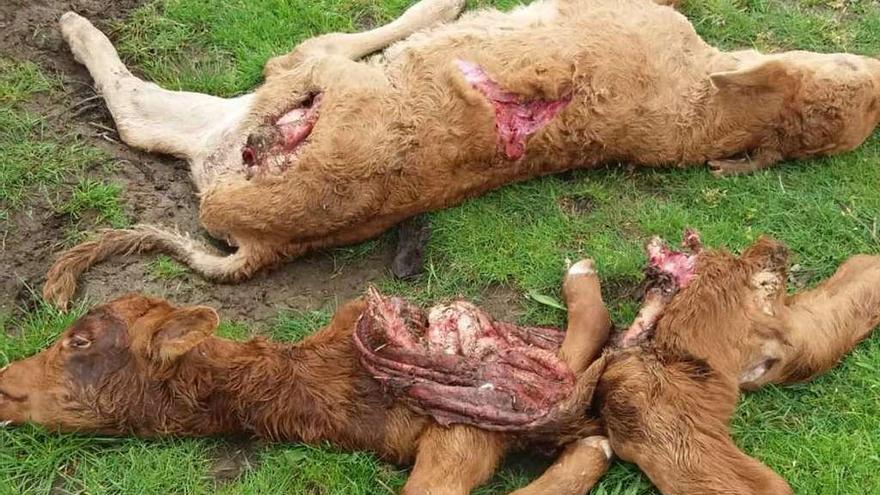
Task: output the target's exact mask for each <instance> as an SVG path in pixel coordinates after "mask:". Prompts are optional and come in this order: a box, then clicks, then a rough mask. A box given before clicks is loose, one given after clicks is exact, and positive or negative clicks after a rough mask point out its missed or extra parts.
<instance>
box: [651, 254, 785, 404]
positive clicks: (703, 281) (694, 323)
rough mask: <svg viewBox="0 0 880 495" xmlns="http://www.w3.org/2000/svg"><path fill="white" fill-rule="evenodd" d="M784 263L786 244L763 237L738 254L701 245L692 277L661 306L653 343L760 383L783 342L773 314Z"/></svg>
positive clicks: (781, 299) (743, 381)
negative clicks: (703, 247) (703, 248)
mask: <svg viewBox="0 0 880 495" xmlns="http://www.w3.org/2000/svg"><path fill="white" fill-rule="evenodd" d="M787 266H788V250H787V249H786V248H785V246H784V245H782V244H781V243H779V242H777V241H775V240H773V239H770V238H767V237H762V238H761V239H759V240H758V241H757V242H755V243H754V244H753V245H752V246H750V247H749V248H748V249H746V250H745V251H744V252H743V253H742V254H741V255H740V256H734V255H732V254H730V253H728V252H726V251H724V250H704V251H701V252H700V253H699V254H698V255H697V260H696V263H695V274H694V276H693V279H692V280H691V282H690V283H689V284H688V285H687V286H686V287H684V288H682V289H681V290H680V291H679V292H678V293H677V294H675V295H674V297H672V298H671V299H670V301H669V303H668V304H667V305H666V306H665V307H664V308H663V310H662V311H661V314H660V316H659V317H658V320H657V323H656V328H655V330H654V337H653V344H654V345H657V346H659V347H664V348H668V349H675V350H677V351H682V352H686V353H687V354H690V355H693V356H697V357H699V358H700V359H703V360H705V361H706V362H707V364H708V365H709V366H710V367H711V368H712V369H713V370H715V371H717V372H719V373H722V374H724V375H726V376H728V377H731V378H732V379H734V380H735V381H736V382H737V383H739V384H740V385H741V386H744V387H747V388H748V387H749V386H757V385H760V384H762V380H763V378H764V375H765V374H766V373H767V372H768V371H769V369H770V368H771V367H772V365H773V359H774V358H773V356H776V355H778V354H779V353H780V352H781V350H780V349H781V348H782V347H784V346H785V345H786V342H785V338H784V332H783V327H782V325H783V323H782V322H781V321H780V320H779V319H778V318H777V317H776V315H777V313H778V312H779V311H780V309H781V308H782V306H783V305H784V304H785V297H786V296H785V295H786V292H785V283H786V279H787Z"/></svg>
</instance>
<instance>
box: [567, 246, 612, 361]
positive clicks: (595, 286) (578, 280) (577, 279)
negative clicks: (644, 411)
mask: <svg viewBox="0 0 880 495" xmlns="http://www.w3.org/2000/svg"><path fill="white" fill-rule="evenodd" d="M562 293H563V296H564V297H565V304H566V306H567V307H568V327H567V329H566V332H565V340H564V341H563V342H562V347H561V348H560V350H559V354H560V356H561V357H562V359H563V361H565V363H566V364H568V366H569V367H570V368H571V370H572V371H574V373H575V374H579V373H581V372H582V371H584V370H585V369H587V367H588V366H589V365H590V363H592V362H593V361H594V360H595V359H596V357H597V356H598V355H599V353H600V352H601V351H602V348H603V347H604V346H605V342H606V341H607V340H608V334H609V332H610V331H611V319H610V317H609V316H608V310H607V309H605V302H604V301H603V300H602V289H601V286H600V284H599V277H598V275H597V274H596V266H595V264H594V263H593V260H590V259H584V260H581V261H578V262H577V263H575V264H574V265H572V266H571V268H569V269H568V272H567V273H566V275H565V280H564V281H563V284H562Z"/></svg>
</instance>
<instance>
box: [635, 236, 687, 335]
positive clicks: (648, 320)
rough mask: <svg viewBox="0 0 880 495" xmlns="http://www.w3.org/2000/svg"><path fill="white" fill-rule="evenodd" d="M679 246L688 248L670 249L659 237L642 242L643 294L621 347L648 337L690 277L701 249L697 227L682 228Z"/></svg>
mask: <svg viewBox="0 0 880 495" xmlns="http://www.w3.org/2000/svg"><path fill="white" fill-rule="evenodd" d="M682 246H683V247H684V248H686V249H687V250H688V251H689V252H682V251H675V250H673V249H670V248H669V247H668V246H667V245H666V243H665V242H664V241H663V239H661V238H659V237H653V238H651V240H650V241H649V242H648V244H647V245H646V246H645V251H646V252H647V255H648V264H647V266H646V267H645V296H644V299H643V300H642V306H641V308H640V309H639V313H638V314H637V315H636V317H635V319H634V320H633V322H632V324H631V325H630V326H629V328H627V329H626V331H625V332H624V333H623V335H622V336H621V337H620V345H621V346H622V347H629V346H632V345H635V344H637V343H639V342H641V341H642V340H644V339H645V338H647V337H648V336H649V335H650V334H651V332H652V331H653V330H654V325H655V324H656V323H657V320H658V319H659V318H660V314H661V313H662V312H663V309H664V308H665V307H666V305H667V304H668V303H669V301H671V300H672V298H673V297H674V296H675V294H676V293H678V291H680V290H681V289H684V288H685V287H687V286H688V284H690V282H691V280H693V278H694V276H695V274H696V264H697V257H698V256H699V254H700V252H701V251H702V249H703V248H702V244H701V242H700V235H699V234H698V233H697V231H695V230H691V229H688V230H685V232H684V236H683V238H682Z"/></svg>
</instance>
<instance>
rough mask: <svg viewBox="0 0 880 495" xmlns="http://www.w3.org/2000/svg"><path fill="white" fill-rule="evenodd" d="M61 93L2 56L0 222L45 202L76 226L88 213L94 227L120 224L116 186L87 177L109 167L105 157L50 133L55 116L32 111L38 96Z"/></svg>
mask: <svg viewBox="0 0 880 495" xmlns="http://www.w3.org/2000/svg"><path fill="white" fill-rule="evenodd" d="M60 91H61V88H60V83H59V82H58V81H57V80H55V79H54V78H53V77H50V76H48V75H46V74H45V73H44V72H43V71H42V70H41V69H40V68H39V67H38V66H36V65H35V64H33V63H31V62H20V61H14V60H10V59H6V58H0V164H2V166H0V219H6V218H8V217H9V215H10V213H12V212H14V211H18V210H22V209H25V208H26V206H28V205H31V204H32V203H33V202H34V201H35V200H37V199H39V198H45V199H46V200H47V201H49V202H50V203H59V204H60V206H59V207H58V210H59V211H60V212H61V213H66V214H68V215H70V217H71V219H72V220H73V221H74V222H77V221H79V220H80V219H81V218H82V216H83V215H84V214H87V213H89V212H91V213H92V214H94V215H95V216H96V218H95V221H94V222H91V224H92V225H94V224H109V225H111V226H113V227H120V226H124V225H125V224H127V219H126V216H125V214H124V212H123V207H122V204H123V201H122V190H121V189H120V187H119V186H118V185H114V184H109V183H103V182H101V181H97V180H94V179H90V178H88V177H87V173H88V172H89V171H90V170H93V169H96V168H101V167H100V166H101V165H106V164H107V162H108V160H107V156H106V155H105V154H104V153H103V152H101V150H99V149H98V148H95V147H94V146H91V145H88V144H86V143H85V142H83V140H82V139H81V138H79V137H77V136H75V135H73V134H59V133H58V132H56V131H53V130H52V129H50V127H49V122H50V121H51V119H53V118H56V117H57V116H56V115H43V114H40V113H38V112H37V111H36V110H34V109H35V108H38V107H39V105H38V99H39V98H44V99H47V100H48V99H51V98H56V97H57V96H58V94H59V93H60ZM56 111H57V110H56ZM71 182H76V185H75V186H72V187H71V186H70V185H68V184H69V183H71ZM90 226H91V225H90ZM4 230H6V226H4Z"/></svg>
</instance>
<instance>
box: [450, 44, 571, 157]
mask: <svg viewBox="0 0 880 495" xmlns="http://www.w3.org/2000/svg"><path fill="white" fill-rule="evenodd" d="M457 63H458V67H459V70H461V72H462V74H463V75H464V78H465V80H467V82H468V83H470V84H471V86H473V87H474V89H476V90H477V91H479V92H480V93H483V96H485V97H486V98H488V99H489V101H490V102H492V106H493V107H494V108H495V130H496V132H497V133H498V147H499V148H500V149H501V152H502V153H503V154H504V156H505V157H506V158H507V159H509V160H517V159H519V158H522V156H523V155H524V154H525V151H526V138H527V137H529V136H531V135H532V134H534V133H536V132H538V131H539V130H540V129H542V128H543V127H544V126H546V125H547V123H548V122H550V120H551V119H553V117H555V116H556V114H558V113H559V112H560V111H561V110H562V109H563V108H565V107H566V106H567V105H568V104H569V103H570V102H571V97H570V96H568V97H565V98H561V99H559V100H542V99H535V100H527V101H523V99H522V97H521V96H520V95H517V94H516V93H512V92H510V91H505V90H504V89H501V86H499V85H498V83H496V82H495V81H493V80H492V79H491V78H490V77H489V74H487V73H486V71H485V70H484V69H483V68H482V67H480V66H479V65H477V64H475V63H472V62H467V61H464V60H458V61H457Z"/></svg>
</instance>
